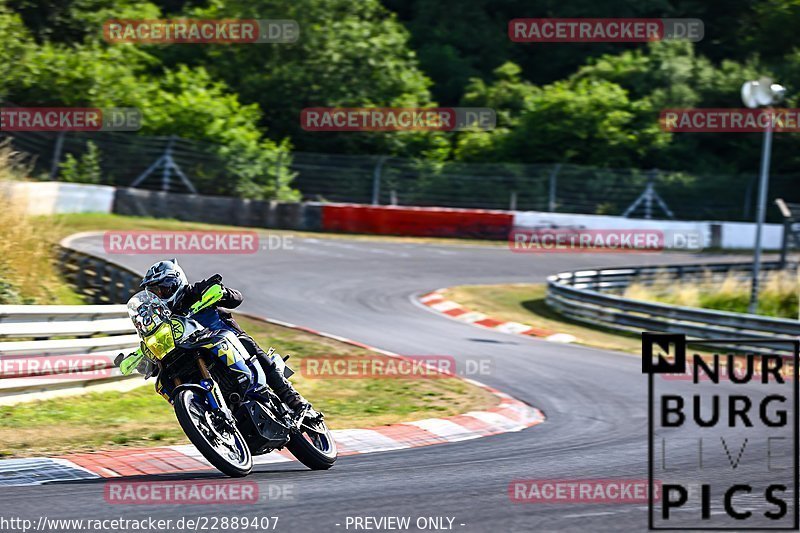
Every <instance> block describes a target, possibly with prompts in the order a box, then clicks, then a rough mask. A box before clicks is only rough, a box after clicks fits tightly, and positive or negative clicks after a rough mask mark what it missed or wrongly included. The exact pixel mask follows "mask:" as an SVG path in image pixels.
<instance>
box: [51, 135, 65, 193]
mask: <svg viewBox="0 0 800 533" xmlns="http://www.w3.org/2000/svg"><path fill="white" fill-rule="evenodd" d="M66 134H67V132H66V131H60V132H58V137H56V145H55V147H54V148H53V163H52V164H51V166H50V181H55V180H56V177H57V176H58V166H59V164H60V163H61V151H62V150H63V148H64V136H65V135H66Z"/></svg>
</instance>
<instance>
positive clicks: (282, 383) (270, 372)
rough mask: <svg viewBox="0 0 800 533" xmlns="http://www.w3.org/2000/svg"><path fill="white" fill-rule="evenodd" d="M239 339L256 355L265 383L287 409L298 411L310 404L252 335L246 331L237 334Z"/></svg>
mask: <svg viewBox="0 0 800 533" xmlns="http://www.w3.org/2000/svg"><path fill="white" fill-rule="evenodd" d="M239 341H241V343H242V344H243V345H244V347H245V348H246V349H247V351H248V352H249V353H250V354H251V355H253V356H255V357H257V358H258V360H259V361H260V362H261V366H262V367H263V368H264V372H265V373H266V375H267V385H269V388H270V389H272V391H273V392H274V393H275V394H276V395H277V396H278V398H280V399H281V401H282V402H283V403H285V404H286V405H287V406H288V407H289V409H292V410H293V411H298V410H299V409H302V408H303V407H305V406H307V405H308V406H310V405H311V404H310V403H309V402H308V400H306V399H305V398H303V397H302V396H301V395H300V393H299V392H297V391H296V390H295V389H294V387H293V386H292V383H291V382H290V381H289V380H288V379H286V377H285V376H284V375H283V372H281V371H280V370H278V367H277V365H276V364H275V362H274V361H273V360H272V359H270V358H269V357H267V354H266V353H265V352H264V350H262V349H261V347H260V346H259V345H258V343H256V341H255V340H254V339H253V337H251V336H250V335H248V334H247V333H241V334H239Z"/></svg>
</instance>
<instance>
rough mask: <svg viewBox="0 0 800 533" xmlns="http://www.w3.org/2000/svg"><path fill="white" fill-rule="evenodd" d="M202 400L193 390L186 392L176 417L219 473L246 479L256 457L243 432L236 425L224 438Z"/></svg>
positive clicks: (178, 398) (178, 403) (178, 402)
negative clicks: (251, 451) (199, 399)
mask: <svg viewBox="0 0 800 533" xmlns="http://www.w3.org/2000/svg"><path fill="white" fill-rule="evenodd" d="M198 398H199V396H198V395H197V393H196V392H195V391H193V390H182V391H180V392H179V393H178V394H177V396H175V401H174V405H175V416H176V417H177V418H178V422H179V423H180V425H181V428H182V429H183V432H184V433H186V436H187V437H189V440H190V441H192V444H194V446H195V448H197V450H198V451H199V452H200V453H201V454H203V457H205V458H206V459H208V462H209V463H211V464H212V465H214V467H215V468H216V469H217V470H219V471H220V472H222V473H223V474H225V475H227V476H230V477H244V476H246V475H247V474H249V473H250V471H251V470H252V469H253V456H252V454H251V453H250V448H249V447H248V446H247V443H246V442H245V440H244V437H242V434H241V432H240V431H239V429H238V428H236V426H235V425H232V427H231V428H228V430H227V431H226V434H225V435H224V436H221V435H220V433H219V431H218V430H217V429H216V428H215V427H214V425H213V424H212V422H211V419H210V416H209V415H210V412H209V411H208V410H207V408H206V404H205V402H203V401H197V399H198ZM212 441H213V443H212Z"/></svg>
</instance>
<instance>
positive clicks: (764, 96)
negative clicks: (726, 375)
mask: <svg viewBox="0 0 800 533" xmlns="http://www.w3.org/2000/svg"><path fill="white" fill-rule="evenodd" d="M785 94H786V89H785V88H784V87H783V86H782V85H778V84H777V83H772V80H770V79H769V78H761V79H760V80H758V81H748V82H745V83H744V85H742V101H743V102H744V105H746V106H747V107H749V108H751V109H754V108H756V107H759V106H767V107H769V106H772V105H774V104H776V103H778V102H780V101H781V100H782V99H783V97H784V95H785ZM771 155H772V123H771V121H768V122H767V128H766V129H765V130H764V143H763V144H762V145H761V170H760V175H759V185H758V210H757V214H756V242H755V250H754V255H753V275H752V279H751V281H750V305H749V306H748V308H747V311H748V312H749V313H751V314H755V313H756V312H757V311H758V282H759V275H760V272H761V232H762V229H763V226H764V218H765V215H766V212H767V187H768V186H769V162H770V156H771Z"/></svg>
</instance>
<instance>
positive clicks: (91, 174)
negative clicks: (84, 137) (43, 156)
mask: <svg viewBox="0 0 800 533" xmlns="http://www.w3.org/2000/svg"><path fill="white" fill-rule="evenodd" d="M59 168H60V170H61V174H60V177H61V180H62V181H66V182H68V183H92V184H98V183H100V181H101V171H100V151H99V150H98V148H97V145H96V144H94V143H93V142H92V141H89V142H88V143H86V152H85V153H84V154H83V155H81V157H80V159H75V157H74V156H73V155H72V154H67V157H66V159H65V160H64V162H63V163H61V164H60V165H59Z"/></svg>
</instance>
